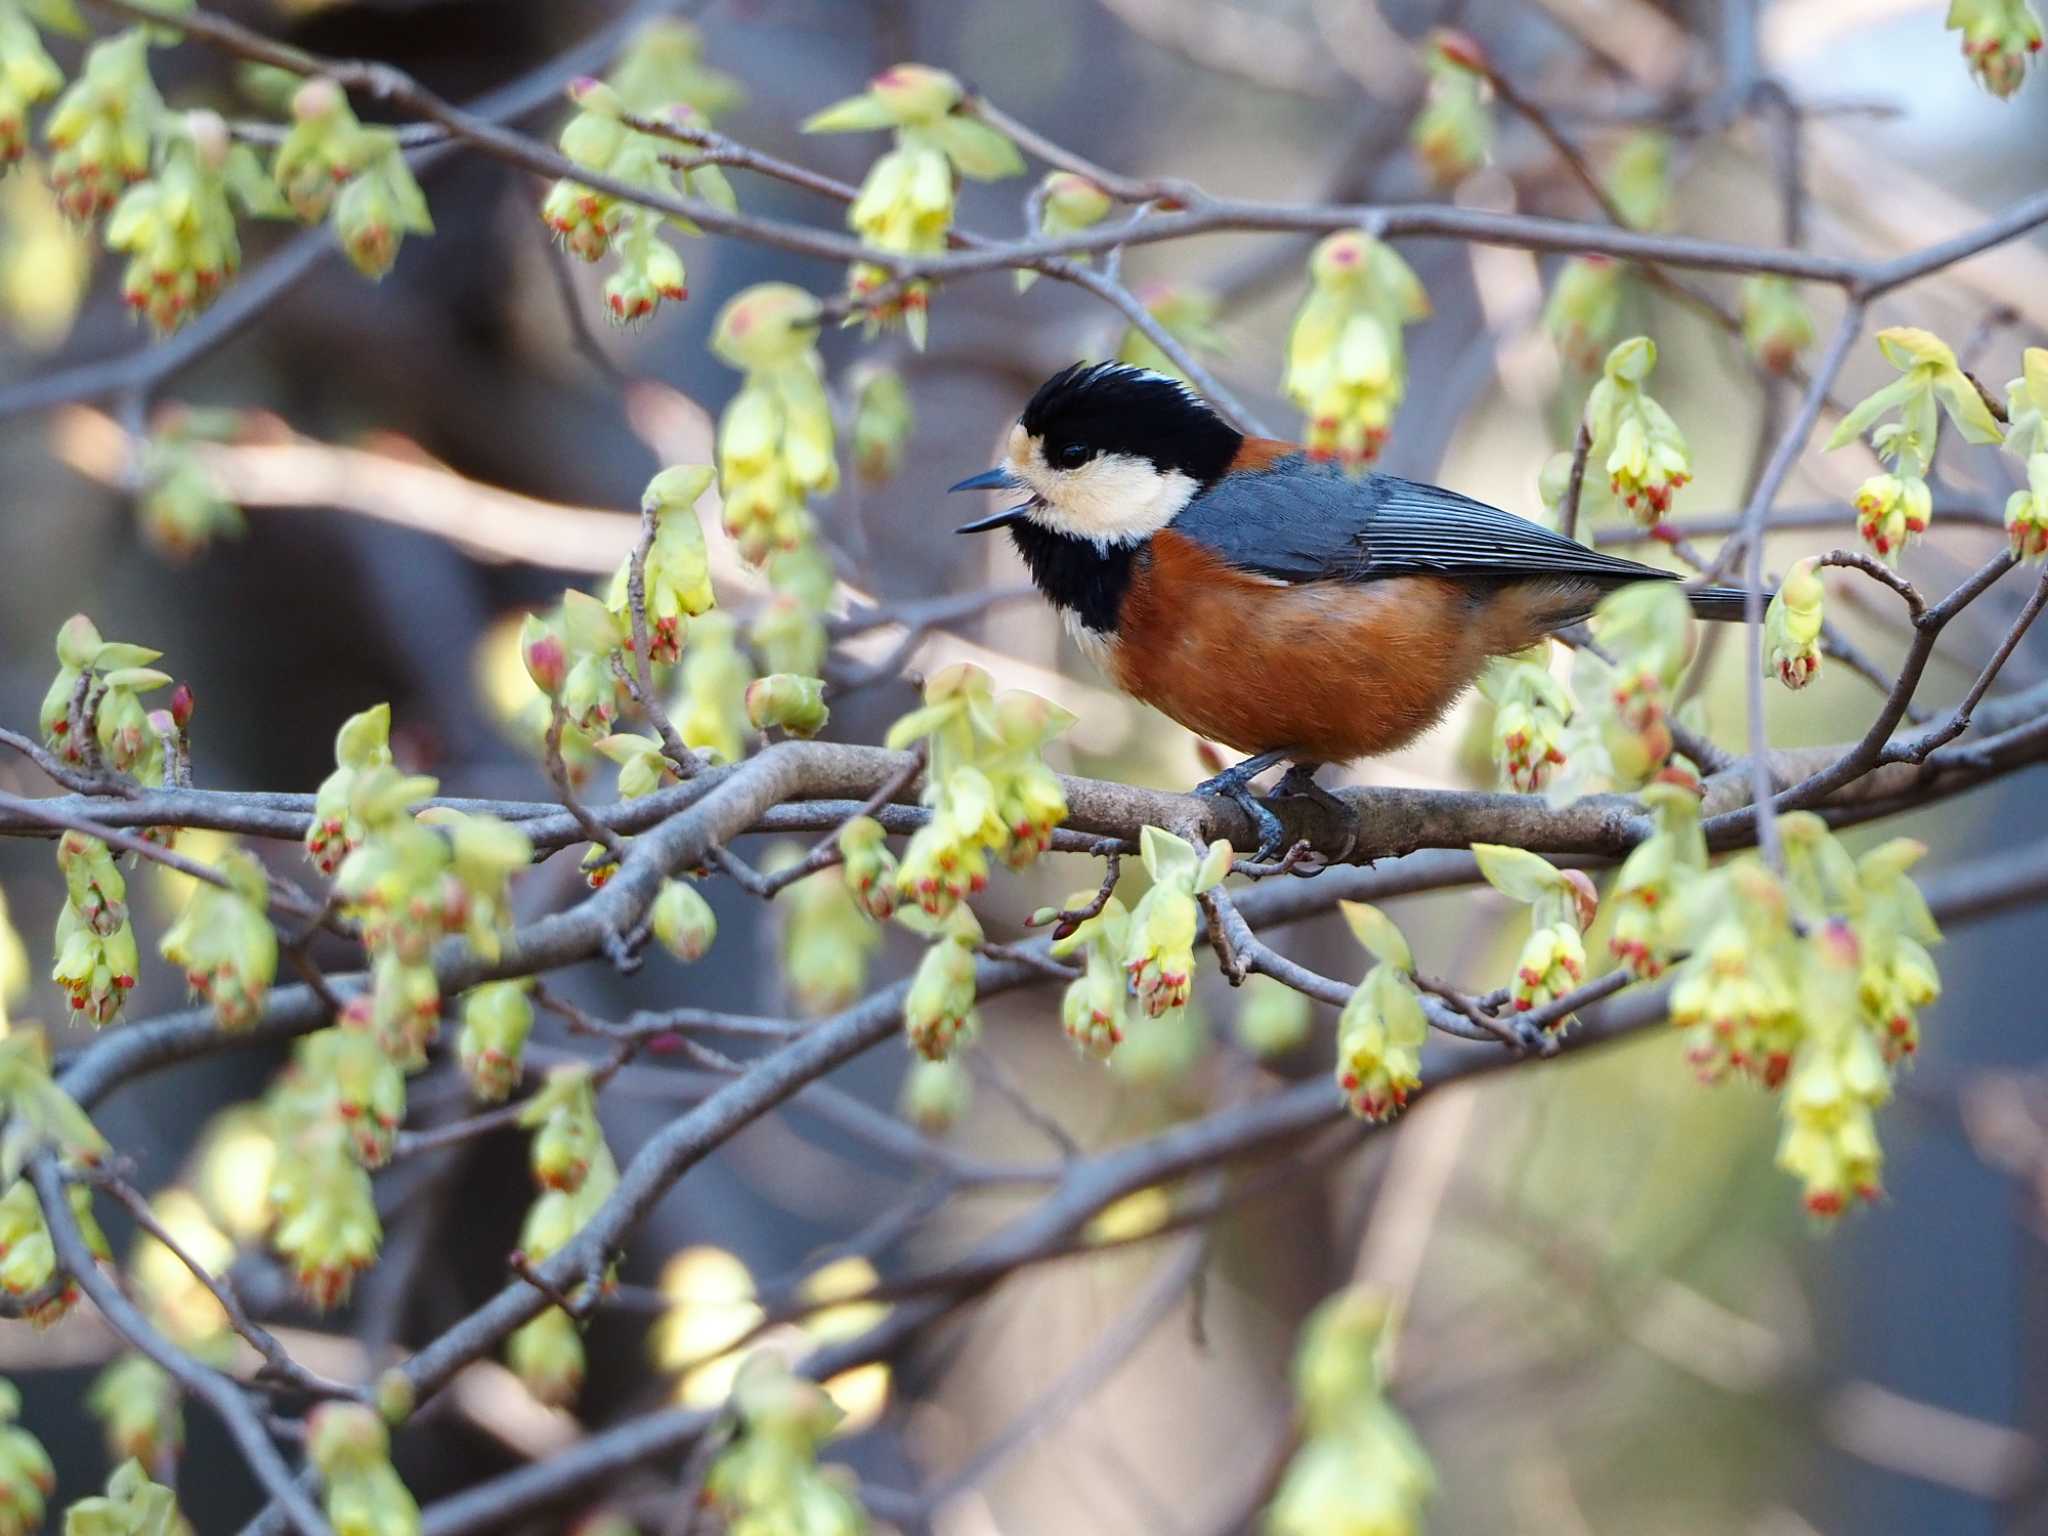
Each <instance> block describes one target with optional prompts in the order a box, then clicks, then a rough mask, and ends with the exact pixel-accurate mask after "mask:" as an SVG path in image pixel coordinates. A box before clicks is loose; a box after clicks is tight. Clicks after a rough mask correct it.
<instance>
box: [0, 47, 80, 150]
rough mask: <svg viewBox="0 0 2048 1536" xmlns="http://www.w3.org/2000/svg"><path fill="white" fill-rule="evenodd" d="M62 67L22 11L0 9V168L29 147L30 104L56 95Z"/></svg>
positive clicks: (62, 81) (61, 82)
mask: <svg viewBox="0 0 2048 1536" xmlns="http://www.w3.org/2000/svg"><path fill="white" fill-rule="evenodd" d="M63 85H64V74H63V71H62V70H60V69H58V67H57V63H56V60H54V59H52V58H51V57H50V55H49V52H48V51H47V50H46V49H45V48H44V47H43V44H42V39H41V38H40V37H38V36H37V35H36V29H35V27H34V25H33V24H32V23H31V22H30V21H29V19H28V17H27V16H25V15H24V14H22V12H21V11H19V10H18V9H15V8H13V7H9V8H8V9H6V10H4V11H0V169H5V168H6V167H7V166H10V165H12V164H14V163H15V162H16V161H18V160H20V159H21V157H22V156H23V155H24V154H26V153H27V151H28V113H29V108H31V107H33V106H35V105H36V104H37V103H38V102H41V101H44V100H47V99H48V98H49V97H51V96H54V95H55V94H56V93H57V92H58V91H59V90H60V89H62V88H63Z"/></svg>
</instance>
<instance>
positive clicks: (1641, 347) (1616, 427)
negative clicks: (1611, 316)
mask: <svg viewBox="0 0 2048 1536" xmlns="http://www.w3.org/2000/svg"><path fill="white" fill-rule="evenodd" d="M1656 362H1657V348H1656V344H1655V343H1654V342H1652V341H1651V340H1650V339H1649V338H1648V337H1646V336H1638V337H1635V338H1634V339H1632V340H1629V341H1625V342H1623V343H1621V345H1619V346H1617V347H1615V348H1614V349H1613V351H1611V352H1610V353H1609V354H1608V356H1607V363H1606V367H1605V370H1604V371H1603V373H1602V376H1601V379H1600V382H1599V383H1597V384H1595V385H1594V386H1593V391H1592V393H1591V394H1590V395H1589V396H1587V399H1586V413H1585V424H1586V428H1587V430H1588V432H1590V433H1591V435H1592V442H1593V452H1594V453H1595V454H1597V455H1599V456H1600V461H1601V465H1602V468H1603V469H1604V470H1605V472H1606V474H1607V480H1608V486H1609V488H1610V489H1611V490H1612V491H1613V492H1614V495H1615V497H1616V498H1617V499H1618V500H1619V501H1620V502H1621V503H1622V504H1623V505H1624V506H1626V507H1627V508H1628V509H1629V510H1630V511H1631V512H1633V513H1635V514H1636V515H1637V518H1638V520H1639V521H1641V522H1642V523H1643V524H1644V525H1645V526H1650V525H1653V524H1655V523H1656V522H1658V521H1659V520H1660V519H1662V518H1663V517H1664V515H1665V514H1666V513H1667V512H1669V511H1670V510H1671V497H1672V493H1673V492H1675V491H1677V490H1678V489H1679V487H1681V486H1683V485H1685V484H1686V483H1687V482H1688V481H1690V480H1691V479H1692V464H1691V460H1690V458H1689V457H1688V455H1687V452H1686V445H1685V437H1684V435H1683V434H1682V433H1680V431H1679V430H1678V424H1677V423H1676V422H1674V421H1673V420H1672V419H1671V416H1670V413H1669V412H1667V411H1666V410H1665V409H1664V407H1663V406H1661V405H1659V404H1658V403H1657V402H1656V401H1655V400H1653V399H1651V398H1650V396H1649V395H1648V394H1647V393H1645V392H1644V389H1643V383H1644V380H1646V379H1647V378H1648V377H1649V374H1650V370H1651V369H1652V368H1654V367H1655V366H1656Z"/></svg>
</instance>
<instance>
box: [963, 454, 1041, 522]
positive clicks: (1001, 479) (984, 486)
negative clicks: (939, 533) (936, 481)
mask: <svg viewBox="0 0 2048 1536" xmlns="http://www.w3.org/2000/svg"><path fill="white" fill-rule="evenodd" d="M1023 484H1024V482H1023V481H1021V480H1019V479H1018V478H1017V476H1016V475H1015V474H1013V473H1012V472H1011V471H1010V470H1008V469H1006V468H1004V467H1002V466H1000V465H998V466H997V467H996V468H994V469H991V470H985V471H983V472H982V473H981V474H978V475H970V476H969V477H968V478H967V479H965V480H962V481H961V482H960V483H959V484H958V485H949V486H947V487H946V489H947V490H948V491H949V492H951V491H1014V490H1018V489H1021V488H1022V486H1023ZM1030 510H1031V503H1030V502H1028V501H1027V502H1024V503H1023V504H1022V505H1020V506H1015V507H1010V508H1007V509H1006V510H1004V511H1001V512H992V513H990V514H989V515H988V516H987V517H981V518H976V519H975V520H974V521H973V522H971V523H962V524H961V525H960V526H959V527H958V528H955V529H954V530H953V531H954V532H955V533H988V532H990V531H991V530H993V529H997V528H1007V527H1008V526H1009V525H1010V524H1011V523H1014V522H1016V521H1018V520H1019V519H1020V518H1022V517H1023V516H1024V514H1025V513H1027V512H1029V511H1030Z"/></svg>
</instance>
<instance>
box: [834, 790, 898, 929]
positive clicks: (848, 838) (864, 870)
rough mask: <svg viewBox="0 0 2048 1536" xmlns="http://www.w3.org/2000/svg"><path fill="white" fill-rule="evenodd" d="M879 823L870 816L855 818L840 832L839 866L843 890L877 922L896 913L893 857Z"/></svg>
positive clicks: (886, 919)
mask: <svg viewBox="0 0 2048 1536" xmlns="http://www.w3.org/2000/svg"><path fill="white" fill-rule="evenodd" d="M885 838H886V834H885V833H884V832H883V830H882V824H881V823H880V822H879V821H876V820H875V819H874V817H872V816H855V817H853V818H851V819H850V820H848V821H847V822H846V824H845V825H844V826H842V827H841V828H840V829H839V854H840V867H841V869H842V870H843V871H844V873H845V877H846V888H847V889H848V890H849V891H851V892H852V893H853V899H854V900H855V901H856V902H858V903H859V904H860V909H861V910H862V911H863V912H865V913H867V915H868V916H869V917H872V918H873V919H874V920H875V921H876V922H878V923H883V922H887V921H888V920H889V915H890V914H891V913H892V912H894V911H895V910H896V856H895V855H894V854H892V853H890V851H889V845H888V843H887V842H886V841H885Z"/></svg>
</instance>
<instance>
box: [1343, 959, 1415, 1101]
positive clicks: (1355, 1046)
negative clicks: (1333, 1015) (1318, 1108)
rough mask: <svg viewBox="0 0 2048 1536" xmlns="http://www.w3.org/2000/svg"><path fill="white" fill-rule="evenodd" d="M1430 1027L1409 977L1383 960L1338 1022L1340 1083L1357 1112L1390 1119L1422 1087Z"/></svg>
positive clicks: (1363, 982)
mask: <svg viewBox="0 0 2048 1536" xmlns="http://www.w3.org/2000/svg"><path fill="white" fill-rule="evenodd" d="M1428 1031H1429V1025H1428V1021H1427V1019H1426V1017H1425V1016H1424V1014H1423V1011H1422V999H1421V998H1420V997H1418V996H1417V995H1416V993H1415V988H1414V985H1413V983H1412V982H1410V981H1409V980H1408V977H1407V975H1406V974H1405V973H1404V972H1403V971H1401V970H1398V969H1396V968H1395V967H1394V966H1391V965H1388V964H1386V963H1384V962H1382V963H1381V964H1379V965H1376V966H1374V967H1373V968H1372V969H1371V970H1370V971H1368V972H1367V973H1366V976H1365V980H1364V981H1362V982H1360V983H1359V985H1358V989H1357V990H1356V991H1354V992H1353V993H1352V994H1351V1000H1350V1001H1349V1002H1347V1003H1346V1004H1345V1005H1344V1011H1343V1013H1342V1014H1341V1015H1340V1016H1339V1017H1338V1020H1337V1087H1338V1089H1339V1090H1340V1091H1341V1092H1342V1093H1343V1095H1344V1104H1345V1107H1346V1108H1348V1109H1349V1110H1350V1111H1351V1113H1352V1114H1354V1115H1357V1116H1358V1117H1359V1118H1360V1119H1364V1120H1387V1119H1391V1118H1392V1117H1393V1116H1394V1115H1395V1114H1397V1113H1399V1112H1400V1110H1401V1108H1402V1106H1404V1105H1405V1104H1406V1103H1407V1102H1408V1096H1409V1095H1410V1094H1411V1093H1413V1092H1414V1091H1415V1090H1416V1089H1417V1088H1419V1087H1420V1086H1421V1085H1422V1042H1423V1040H1424V1039H1425V1038H1426V1037H1427V1035H1428Z"/></svg>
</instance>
